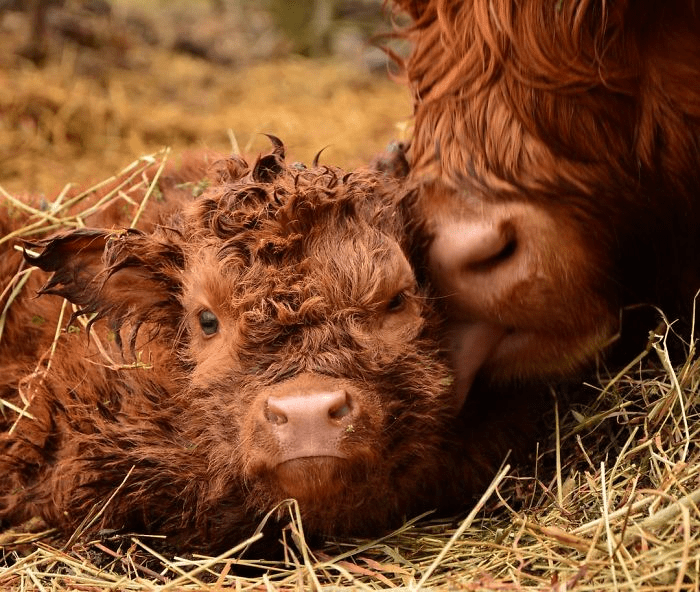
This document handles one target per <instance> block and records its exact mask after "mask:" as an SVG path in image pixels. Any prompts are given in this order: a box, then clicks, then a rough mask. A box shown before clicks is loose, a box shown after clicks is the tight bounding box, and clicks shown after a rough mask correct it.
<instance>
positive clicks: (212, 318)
mask: <svg viewBox="0 0 700 592" xmlns="http://www.w3.org/2000/svg"><path fill="white" fill-rule="evenodd" d="M199 326H200V327H201V328H202V331H203V332H204V334H205V335H214V333H216V332H217V331H218V330H219V319H217V318H216V315H215V314H214V313H213V312H212V311H210V310H203V311H202V312H200V313H199Z"/></svg>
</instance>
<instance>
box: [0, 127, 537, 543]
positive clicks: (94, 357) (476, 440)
mask: <svg viewBox="0 0 700 592" xmlns="http://www.w3.org/2000/svg"><path fill="white" fill-rule="evenodd" d="M274 141H275V150H274V152H273V153H271V154H268V155H266V156H263V157H262V158H260V159H258V160H257V162H255V164H254V166H252V167H249V166H248V165H247V164H246V163H245V161H243V160H242V159H240V158H237V157H233V158H230V159H228V160H225V161H222V162H220V163H218V165H217V167H216V170H217V171H218V172H217V176H216V178H215V180H214V182H213V183H212V185H211V186H210V187H209V189H207V190H206V191H205V192H204V193H203V194H202V195H201V196H199V197H195V198H191V199H190V200H189V201H188V200H184V199H178V200H175V206H172V205H171V206H170V208H169V210H170V211H169V212H168V213H167V214H165V215H163V216H162V217H161V221H160V223H159V224H156V225H152V227H151V228H150V230H148V231H146V232H144V231H140V230H135V229H127V230H123V231H119V230H105V229H100V228H90V229H77V230H71V231H66V232H61V233H60V234H58V235H56V236H54V237H52V238H49V239H45V240H35V241H33V242H32V243H30V244H28V247H29V248H30V249H31V250H30V251H27V253H26V255H25V257H26V259H27V261H28V262H29V263H31V264H32V265H35V266H37V267H39V268H40V269H41V270H43V272H41V273H40V272H38V271H37V272H36V275H37V276H40V277H41V278H42V279H43V280H45V284H44V286H43V288H41V290H40V292H41V294H43V296H42V297H41V298H40V299H39V300H38V301H36V300H32V299H31V298H32V294H31V293H30V292H29V291H26V290H25V291H24V292H22V293H21V295H20V297H19V300H18V301H17V302H15V303H13V304H12V305H11V310H12V309H14V308H15V307H17V311H18V313H17V315H19V316H17V315H16V316H15V318H14V320H13V321H12V323H14V329H13V332H12V333H10V335H11V337H10V339H9V342H8V343H5V339H3V347H5V350H4V351H5V352H6V353H5V355H4V356H3V358H2V362H0V365H1V367H0V372H1V373H2V375H3V376H6V377H7V378H5V379H4V383H3V386H2V388H3V390H2V398H3V399H4V400H5V401H6V402H7V403H10V405H9V406H5V407H4V408H3V418H2V420H1V421H2V422H3V423H2V424H1V427H2V430H3V432H4V433H2V435H0V473H2V474H3V475H5V476H6V478H5V479H4V480H3V481H2V483H0V518H1V519H2V520H3V521H5V523H17V522H19V521H22V520H25V519H27V518H29V517H31V516H34V515H40V516H42V517H43V518H44V519H45V520H46V521H47V522H48V523H49V524H51V525H53V526H57V527H60V528H62V529H64V530H70V529H73V528H75V527H76V526H78V525H80V524H85V523H88V524H90V525H91V526H92V527H93V528H128V529H136V530H140V531H148V532H159V533H164V534H169V535H171V536H172V537H173V540H174V541H176V542H179V543H182V544H187V545H191V546H200V547H205V548H207V549H216V548H221V547H223V546H225V545H227V544H233V543H235V542H236V540H237V539H238V538H239V537H241V536H244V535H248V534H250V533H251V532H252V529H253V527H254V526H255V525H256V524H257V523H258V522H259V521H260V519H261V518H262V517H263V516H264V515H265V514H266V513H267V512H269V511H271V510H273V509H275V508H276V507H277V506H278V505H279V504H280V503H281V502H282V501H283V500H285V499H287V498H291V497H293V498H296V499H297V500H298V502H299V505H300V509H301V515H302V517H303V520H304V526H305V528H306V529H307V531H308V532H311V533H317V534H335V535H341V534H348V533H352V534H376V533H378V532H381V531H382V530H383V529H385V528H387V527H389V526H392V525H396V524H398V523H399V521H400V520H401V519H402V518H403V517H404V516H405V515H409V514H412V513H414V512H418V511H422V510H426V509H431V508H436V507H437V508H443V509H448V508H454V507H455V506H457V507H458V506H459V505H460V504H462V503H463V502H464V500H465V499H466V497H467V496H468V495H469V494H470V493H472V492H473V491H474V490H475V488H479V487H482V486H483V485H484V482H485V481H486V480H488V479H489V478H490V477H491V475H492V473H493V471H494V469H495V468H496V467H497V465H498V463H499V462H500V461H501V459H502V457H503V456H504V455H505V454H506V452H507V450H508V448H510V447H511V446H513V444H514V442H517V440H518V438H519V437H520V435H521V433H522V434H524V433H527V429H526V423H525V422H524V421H523V420H522V416H521V414H520V411H519V410H518V409H513V410H512V412H507V413H503V412H501V411H499V414H498V417H495V418H491V419H490V420H489V418H488V417H486V418H484V423H483V425H482V423H481V418H479V417H478V416H479V413H480V411H479V410H478V409H473V410H471V411H470V410H466V411H465V410H463V411H462V412H461V413H459V414H458V407H459V402H458V401H456V400H455V398H454V396H453V391H452V388H451V383H452V379H451V374H450V371H449V369H448V366H447V365H446V363H445V360H444V356H443V352H442V344H441V339H440V334H441V331H440V320H439V318H438V317H437V316H436V313H435V312H434V310H433V308H432V307H431V305H430V302H431V301H430V299H429V298H427V296H428V292H427V288H426V286H420V285H418V283H417V281H416V277H415V275H414V272H413V270H412V267H411V265H410V264H409V260H408V259H407V252H408V248H409V231H408V228H409V226H408V225H407V221H406V219H405V216H404V210H405V209H406V208H405V205H406V204H407V203H408V202H410V200H411V198H412V194H411V193H410V192H408V193H406V192H405V191H404V189H403V187H402V185H401V184H400V183H399V182H398V181H396V180H394V179H392V178H390V177H389V176H388V175H385V174H382V173H379V172H374V171H370V170H365V171H357V172H352V173H347V174H345V173H343V172H342V171H340V170H338V169H333V168H329V167H318V166H314V167H312V168H305V167H303V166H301V165H291V166H289V165H287V164H285V162H284V159H283V156H284V150H283V147H282V144H281V143H280V142H279V141H277V140H276V139H275V140H274ZM165 203H166V204H167V203H169V201H168V192H167V191H166V192H165ZM166 210H167V208H166ZM49 274H50V275H49ZM33 276H34V274H33ZM52 295H53V296H52ZM55 296H60V297H63V298H66V299H67V300H68V301H69V302H71V303H72V304H74V305H75V306H76V307H77V308H76V312H75V313H74V314H73V315H72V317H71V320H70V324H69V326H68V331H66V332H65V333H63V334H62V335H61V337H60V339H59V340H58V342H57V344H56V346H55V351H54V352H53V353H50V354H47V355H46V356H45V357H44V358H42V359H41V361H39V363H38V366H37V360H38V359H39V358H40V357H41V356H40V354H43V353H44V351H43V350H45V349H47V348H48V343H49V342H50V338H49V337H47V335H48V334H49V333H50V334H51V335H52V334H53V331H54V327H55V322H56V320H55V317H56V314H57V311H55V310H54V311H53V313H51V312H50V311H47V310H43V311H42V313H41V314H42V315H45V317H46V319H47V322H46V323H44V324H43V325H41V327H40V328H37V327H36V326H34V327H32V331H33V339H34V338H36V337H39V338H40V342H41V348H40V351H38V352H37V353H36V355H34V356H33V357H32V356H31V355H30V353H31V352H29V353H28V352H27V351H24V353H23V354H22V355H21V356H18V357H16V358H15V359H13V356H12V351H13V348H17V349H18V350H19V349H22V348H24V347H25V346H24V345H23V344H22V343H21V342H22V341H24V340H23V339H22V337H21V331H20V329H19V323H20V321H21V318H24V319H25V322H26V317H27V316H28V315H31V314H32V311H33V310H34V307H35V306H43V304H42V303H44V302H47V301H50V300H52V299H54V298H55ZM83 316H86V317H87V318H88V319H89V322H88V323H87V330H86V329H83V328H82V326H81V324H80V323H79V322H78V319H79V317H83ZM49 321H50V322H49ZM90 329H91V330H90ZM88 330H90V332H89V335H88V334H87V333H88ZM32 351H33V350H32ZM30 358H32V359H30ZM48 359H50V363H51V365H50V368H49V367H48V361H47V360H48ZM17 360H19V361H17ZM35 367H36V368H37V370H36V371H34V372H32V370H33V369H34V368H35ZM18 412H19V414H18ZM511 413H512V416H513V417H517V418H518V420H519V421H518V425H520V426H521V427H522V428H523V429H522V430H515V431H512V430H511V431H507V432H504V431H501V433H498V427H497V426H498V423H499V421H503V420H504V418H508V417H510V414H511ZM470 414H471V415H470ZM511 423H512V420H511ZM493 429H496V432H497V433H496V434H489V432H490V431H491V430H493Z"/></svg>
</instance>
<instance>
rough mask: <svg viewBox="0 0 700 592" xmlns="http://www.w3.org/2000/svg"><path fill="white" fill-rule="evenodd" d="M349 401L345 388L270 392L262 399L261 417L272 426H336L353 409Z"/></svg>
mask: <svg viewBox="0 0 700 592" xmlns="http://www.w3.org/2000/svg"><path fill="white" fill-rule="evenodd" d="M353 412H354V411H353V404H352V401H351V399H350V397H349V396H348V394H347V393H346V391H345V390H342V389H341V390H337V391H330V392H320V393H313V392H312V393H304V392H300V393H295V394H291V395H270V396H269V397H268V398H267V401H266V403H265V409H264V414H265V419H266V420H267V421H268V422H269V423H270V424H272V425H274V426H282V425H285V424H289V426H296V427H297V428H298V427H300V426H307V427H308V428H309V429H317V428H318V427H319V426H322V425H328V426H332V425H334V426H337V425H338V423H342V421H343V420H344V419H345V418H347V417H348V416H350V415H351V414H352V413H353Z"/></svg>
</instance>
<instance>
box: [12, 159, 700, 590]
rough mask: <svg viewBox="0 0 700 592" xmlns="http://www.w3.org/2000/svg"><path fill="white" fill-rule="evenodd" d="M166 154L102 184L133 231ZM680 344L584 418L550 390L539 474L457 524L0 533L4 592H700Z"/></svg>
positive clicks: (41, 221)
mask: <svg viewBox="0 0 700 592" xmlns="http://www.w3.org/2000/svg"><path fill="white" fill-rule="evenodd" d="M166 156H167V155H166V154H159V155H156V156H150V157H144V158H143V159H140V160H139V161H137V162H135V163H133V164H132V165H131V166H130V167H128V169H127V170H126V171H124V172H123V173H122V175H121V176H120V177H119V179H130V180H129V181H128V183H127V185H120V183H119V182H115V179H109V180H108V181H106V182H105V183H106V184H109V185H110V186H114V187H115V189H114V191H112V192H110V193H109V194H108V196H107V198H106V199H108V200H113V199H123V200H125V203H126V205H127V206H128V207H130V208H133V210H132V211H133V216H134V220H135V219H136V218H138V212H139V211H140V209H141V207H142V204H140V203H134V202H133V200H131V199H130V198H129V193H130V192H129V191H126V188H127V186H128V187H134V186H135V185H134V184H136V185H138V183H145V182H146V181H145V180H141V181H139V179H140V178H141V177H140V175H141V173H142V172H143V170H145V168H146V167H148V166H153V165H154V164H156V165H158V164H162V163H163V162H164V159H165V157H166ZM143 189H147V187H143ZM91 194H92V191H87V192H84V193H81V194H78V195H76V196H74V197H71V198H59V199H58V200H57V202H54V203H53V204H48V207H46V208H44V209H43V210H40V211H39V210H37V211H34V212H28V213H30V214H32V215H33V218H32V219H31V220H33V226H30V225H29V224H28V225H27V226H26V227H25V228H23V229H22V230H21V231H19V232H18V233H17V235H24V236H26V235H28V234H31V235H36V234H37V233H40V234H41V233H43V232H46V231H47V230H50V229H51V227H52V225H54V224H57V223H59V224H63V225H72V226H76V225H77V226H79V225H81V224H82V220H83V218H84V216H85V212H79V213H77V214H76V213H69V210H70V209H71V208H73V210H75V207H76V204H78V202H79V201H80V200H81V199H83V198H84V197H85V196H88V195H91ZM145 194H146V196H148V195H149V191H146V192H145ZM3 195H4V198H3V199H7V200H10V201H12V200H13V198H12V197H11V196H10V195H9V193H7V192H5V193H4V194H3ZM12 203H14V202H12ZM105 203H106V202H105ZM15 207H21V206H18V205H17V204H15ZM8 238H9V237H4V240H7V239H8ZM5 289H8V290H10V289H11V288H9V287H6V286H0V291H2V290H5ZM10 305H11V302H10V303H8V306H10ZM670 344H674V346H673V347H670ZM679 345H681V346H682V344H681V341H680V337H678V336H676V335H674V334H673V332H672V330H671V329H664V330H663V331H661V330H660V331H659V334H658V335H653V336H652V338H651V340H650V343H649V347H648V349H647V351H645V352H644V353H643V354H641V355H640V356H639V358H638V359H636V360H634V361H633V362H632V363H631V364H630V365H629V366H628V367H627V368H626V369H625V370H624V371H623V372H621V373H620V374H619V375H618V376H615V377H612V378H609V379H600V380H599V382H598V383H597V384H595V385H584V386H583V387H582V388H583V389H585V390H588V391H589V397H588V403H587V404H586V405H584V406H582V405H571V404H565V403H561V404H559V403H557V396H556V393H554V392H553V398H552V400H553V412H552V427H551V437H550V439H549V441H547V442H544V443H543V444H542V445H541V447H540V450H539V453H538V454H537V458H536V460H535V462H534V463H533V466H532V467H530V468H527V467H526V468H523V467H520V468H518V469H517V470H515V469H511V468H510V467H508V466H506V467H504V468H503V470H502V471H501V472H500V473H499V475H498V476H497V477H496V478H495V479H494V481H493V483H492V485H491V487H490V488H489V489H488V491H487V492H485V494H484V495H483V497H482V498H481V499H480V500H478V501H477V502H476V503H475V504H474V505H473V507H472V509H471V511H470V512H469V514H468V515H467V516H466V517H464V516H461V517H457V518H455V519H453V520H431V519H430V517H429V516H423V517H419V519H413V520H410V521H409V522H407V523H406V524H404V525H403V526H402V527H401V528H400V529H398V530H397V531H396V532H394V533H391V534H389V535H388V536H385V537H382V538H380V539H377V540H372V541H360V540H353V541H348V540H344V541H328V542H326V543H325V544H324V545H323V546H322V547H320V548H319V547H317V546H314V547H313V548H311V547H310V546H309V545H308V544H307V542H306V539H305V537H304V532H303V524H301V522H300V520H299V517H298V511H297V508H296V507H295V504H294V502H289V504H288V512H289V517H290V525H289V527H288V528H286V529H285V530H283V531H281V532H280V531H274V530H273V529H271V528H269V527H268V528H266V527H263V528H262V533H258V534H256V535H255V536H254V537H252V539H251V540H249V541H241V542H240V543H239V544H235V543H236V542H235V541H232V544H235V546H234V547H232V548H231V549H230V550H229V551H227V552H226V553H224V554H222V555H220V556H218V557H201V556H184V557H183V556H180V555H179V554H178V551H177V550H176V549H175V550H172V552H169V553H162V552H158V551H156V550H155V549H156V548H158V549H162V548H163V545H162V543H161V542H159V541H157V540H153V539H154V538H153V537H142V536H138V534H117V533H110V532H105V533H101V536H100V537H84V536H81V533H80V532H77V533H75V534H74V535H73V536H72V537H70V539H69V540H65V539H63V538H60V537H59V536H58V535H57V534H56V533H54V532H51V531H47V530H45V526H44V525H43V524H42V523H41V522H40V521H35V522H32V523H29V524H25V525H23V527H22V528H20V529H15V530H13V531H8V532H4V533H0V547H1V548H2V551H1V553H0V590H3V591H4V590H12V591H15V590H23V591H25V590H26V591H34V590H37V591H44V590H59V591H65V590H71V591H72V590H81V591H93V590H159V591H161V590H220V589H222V588H225V587H232V588H235V589H237V590H249V589H250V590H252V589H255V590H273V589H299V590H301V589H333V590H338V589H357V590H361V589H384V588H393V587H395V588H402V589H410V590H416V589H440V590H454V589H465V590H521V589H527V590H553V591H559V590H562V591H563V590H601V589H616V590H644V591H658V590H698V581H699V579H700V573H699V572H700V511H699V510H698V506H699V504H700V476H699V473H700V451H699V450H698V441H699V439H700V434H699V432H700V412H699V410H700V402H699V401H698V396H699V394H700V360H699V359H698V356H697V352H696V350H695V335H694V334H693V335H690V336H689V339H688V340H687V344H685V346H682V347H678V346H679ZM679 349H685V354H684V355H683V356H681V359H673V358H672V357H671V353H670V351H671V350H673V351H676V350H679ZM101 503H104V504H107V503H109V500H102V501H101ZM467 509H468V508H467ZM260 536H265V537H276V538H281V539H282V540H283V541H284V547H285V550H286V552H285V557H284V559H282V560H275V561H271V560H265V559H251V558H249V557H248V555H246V553H245V548H246V547H247V545H248V544H250V543H251V542H252V541H254V540H256V539H257V538H258V537H260Z"/></svg>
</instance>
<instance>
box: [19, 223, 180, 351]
mask: <svg viewBox="0 0 700 592" xmlns="http://www.w3.org/2000/svg"><path fill="white" fill-rule="evenodd" d="M27 245H28V246H30V247H32V249H34V250H40V252H39V253H37V254H34V253H29V252H27V251H25V254H24V257H25V259H26V260H27V262H28V263H30V264H32V265H35V266H36V267H39V268H40V269H42V270H44V271H49V272H52V274H51V277H50V278H49V280H48V281H47V282H46V284H45V285H44V287H43V288H42V289H41V290H40V292H39V293H40V294H56V295H58V296H63V297H64V298H66V299H67V300H69V301H70V302H72V303H74V304H76V305H77V306H78V311H77V312H76V313H75V314H74V315H73V317H76V316H80V315H85V314H95V316H94V318H93V319H91V321H90V325H91V324H92V323H94V322H95V321H96V320H98V319H100V318H105V319H106V320H107V322H108V324H109V326H110V328H111V329H112V330H114V332H115V335H116V336H117V340H118V341H119V342H120V343H121V337H120V329H121V327H122V326H123V325H124V324H125V323H127V322H128V324H129V327H130V329H131V334H130V338H129V340H130V342H131V346H132V349H133V347H134V345H135V340H136V335H137V333H138V329H139V328H140V327H141V325H143V324H144V323H148V324H149V325H151V326H153V327H157V328H176V327H177V324H178V322H179V319H180V318H181V316H182V315H181V304H180V300H179V295H180V292H181V289H182V278H181V275H182V270H183V268H184V253H183V251H182V247H181V238H180V236H179V235H178V234H177V232H176V231H174V230H168V229H162V228H159V229H157V230H155V231H154V232H153V233H152V234H145V233H143V232H141V231H139V230H134V229H129V230H125V231H122V232H114V231H109V230H102V229H87V228H81V229H78V230H72V231H68V232H63V233H60V234H57V235H55V236H53V237H52V238H49V239H45V240H41V241H33V242H28V243H27Z"/></svg>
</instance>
